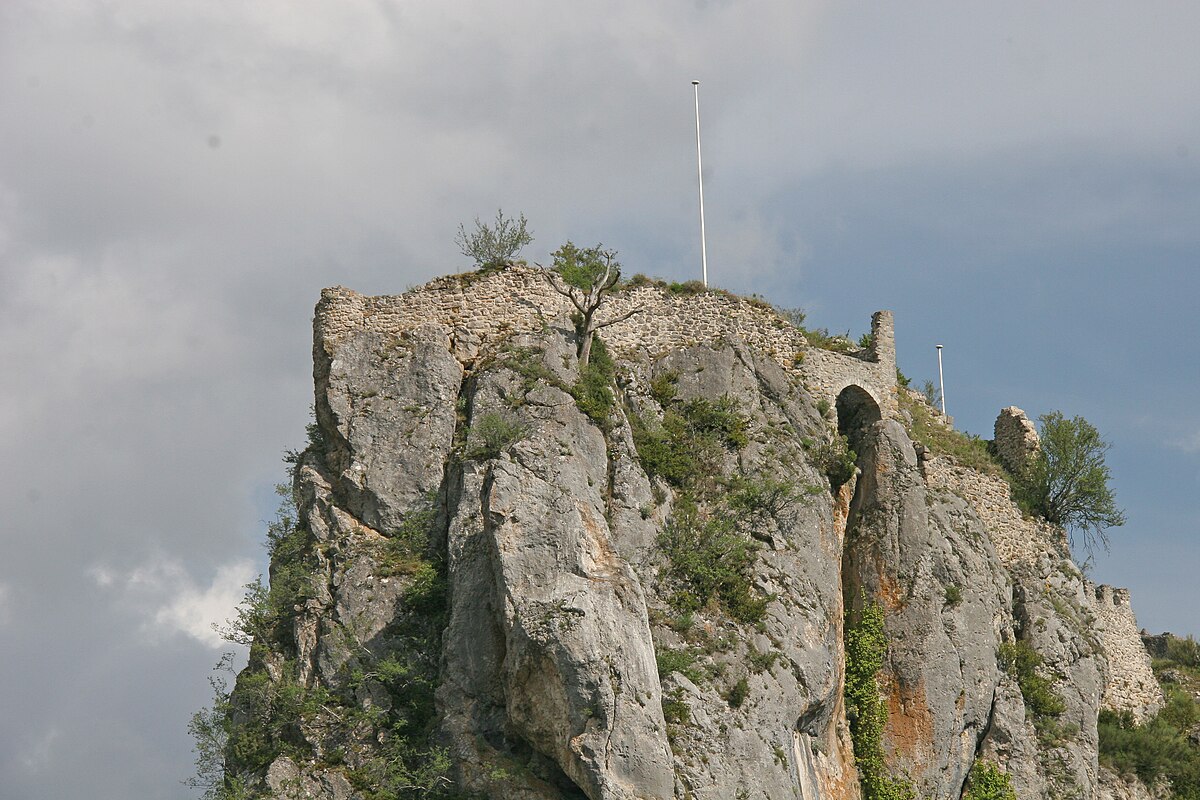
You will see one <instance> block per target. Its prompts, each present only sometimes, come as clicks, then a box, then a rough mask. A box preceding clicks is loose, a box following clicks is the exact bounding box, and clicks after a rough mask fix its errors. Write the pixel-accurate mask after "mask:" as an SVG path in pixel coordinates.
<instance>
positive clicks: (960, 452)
mask: <svg viewBox="0 0 1200 800" xmlns="http://www.w3.org/2000/svg"><path fill="white" fill-rule="evenodd" d="M899 399H900V408H901V410H903V411H907V412H908V418H909V419H911V422H908V423H907V424H908V436H909V438H910V439H912V440H913V441H914V442H918V443H920V444H922V445H924V446H925V448H926V449H927V450H929V451H930V452H931V453H933V454H935V455H939V456H950V457H952V458H953V459H954V460H955V461H957V462H958V463H960V464H962V465H963V466H964V467H968V468H969V469H973V470H975V471H976V472H982V473H984V474H985V475H991V476H993V477H997V478H1002V479H1004V480H1006V481H1009V482H1010V483H1012V481H1013V477H1012V476H1011V475H1009V474H1008V472H1007V471H1006V470H1005V469H1004V468H1003V467H1002V466H1001V465H1000V462H999V461H997V460H996V458H995V457H994V456H993V455H992V453H991V450H990V449H989V447H988V442H986V441H985V440H983V439H981V438H979V437H978V436H973V435H971V434H966V433H963V432H961V431H956V430H954V429H953V428H947V427H946V426H945V425H942V424H941V423H939V422H937V421H935V420H934V418H933V414H932V412H931V411H930V409H929V406H927V405H925V404H924V403H922V402H920V401H918V400H914V399H913V398H912V397H911V396H909V394H908V392H900V395H899Z"/></svg>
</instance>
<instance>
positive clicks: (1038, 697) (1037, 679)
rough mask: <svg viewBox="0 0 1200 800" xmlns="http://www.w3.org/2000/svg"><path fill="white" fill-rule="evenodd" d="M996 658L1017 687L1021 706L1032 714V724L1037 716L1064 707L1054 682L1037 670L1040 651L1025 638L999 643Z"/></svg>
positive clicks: (1057, 712)
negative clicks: (1022, 698) (1023, 705)
mask: <svg viewBox="0 0 1200 800" xmlns="http://www.w3.org/2000/svg"><path fill="white" fill-rule="evenodd" d="M997 660H998V661H999V663H1000V667H1001V668H1002V669H1003V670H1004V671H1005V672H1007V673H1008V674H1009V675H1011V676H1012V677H1013V678H1014V679H1015V680H1016V681H1017V685H1018V686H1020V687H1021V696H1022V697H1024V698H1025V707H1026V708H1028V709H1029V711H1030V712H1031V713H1032V714H1033V716H1034V724H1035V725H1037V724H1038V721H1039V720H1038V718H1039V717H1057V716H1059V715H1060V714H1062V713H1063V711H1065V710H1066V704H1065V703H1064V702H1063V699H1062V696H1061V695H1059V694H1058V692H1056V691H1054V684H1053V683H1052V682H1051V681H1050V680H1049V679H1047V678H1045V677H1044V676H1042V675H1041V674H1039V673H1038V667H1040V666H1042V664H1043V659H1042V655H1041V653H1039V652H1038V651H1036V650H1034V649H1033V647H1032V646H1030V645H1029V643H1028V642H1024V641H1020V642H1016V643H1015V644H1010V643H1008V642H1005V643H1004V644H1001V645H1000V650H999V652H998V654H997Z"/></svg>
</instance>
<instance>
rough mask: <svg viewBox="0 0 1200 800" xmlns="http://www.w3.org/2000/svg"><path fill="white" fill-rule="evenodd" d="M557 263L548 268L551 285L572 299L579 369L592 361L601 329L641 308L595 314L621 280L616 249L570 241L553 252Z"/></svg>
mask: <svg viewBox="0 0 1200 800" xmlns="http://www.w3.org/2000/svg"><path fill="white" fill-rule="evenodd" d="M550 255H551V256H552V257H553V258H554V263H553V264H552V265H551V267H550V269H548V270H546V271H545V273H544V274H545V276H546V282H547V283H548V284H550V288H551V289H553V290H554V291H556V292H558V293H559V294H561V295H562V296H563V297H565V298H567V299H568V300H570V301H571V305H572V306H574V307H575V315H574V320H575V333H576V336H577V337H578V339H579V368H580V370H583V369H584V368H586V367H587V365H588V362H589V361H590V360H591V352H592V341H593V339H594V338H595V336H596V332H597V331H598V330H600V329H601V328H606V327H608V326H609V325H613V324H616V323H618V322H620V321H621V320H624V319H629V318H630V317H631V316H633V315H634V314H636V313H638V311H640V310H641V309H639V308H634V309H631V310H630V311H628V312H627V313H625V314H621V315H619V316H616V317H613V318H612V319H607V320H604V321H603V322H601V321H600V319H599V318H598V317H597V316H596V313H597V312H598V311H599V310H600V308H601V306H603V305H604V301H605V300H606V299H607V298H608V296H609V295H610V294H611V293H612V292H613V290H614V289H615V287H616V286H617V284H618V283H619V282H620V280H621V264H620V263H619V262H618V261H617V254H616V251H614V250H605V249H604V245H601V244H597V245H596V246H594V247H576V246H575V245H574V244H573V243H571V242H567V243H566V244H564V245H563V246H562V247H560V248H558V249H557V250H555V251H554V252H553V253H551V254H550Z"/></svg>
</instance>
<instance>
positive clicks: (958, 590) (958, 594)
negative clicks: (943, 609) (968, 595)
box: [945, 584, 963, 608]
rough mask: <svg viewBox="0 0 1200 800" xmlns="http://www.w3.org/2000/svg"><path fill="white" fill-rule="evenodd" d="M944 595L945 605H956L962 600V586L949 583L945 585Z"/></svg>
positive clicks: (952, 606) (951, 606)
mask: <svg viewBox="0 0 1200 800" xmlns="http://www.w3.org/2000/svg"><path fill="white" fill-rule="evenodd" d="M945 597H946V605H947V606H949V607H950V608H954V607H955V606H957V605H958V604H959V603H961V602H962V598H963V595H962V587H961V586H958V585H957V584H951V585H949V586H947V587H946V593H945Z"/></svg>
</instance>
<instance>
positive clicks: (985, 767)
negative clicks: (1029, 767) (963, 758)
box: [963, 761, 1017, 800]
mask: <svg viewBox="0 0 1200 800" xmlns="http://www.w3.org/2000/svg"><path fill="white" fill-rule="evenodd" d="M968 787H969V788H968V789H967V792H966V794H964V795H963V800H1017V793H1016V792H1015V791H1013V787H1012V779H1011V778H1010V777H1009V776H1008V773H1006V772H1001V771H1000V767H998V766H996V765H995V764H993V763H991V762H990V761H976V762H975V764H974V765H973V766H972V767H971V776H970V779H969V783H968Z"/></svg>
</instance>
